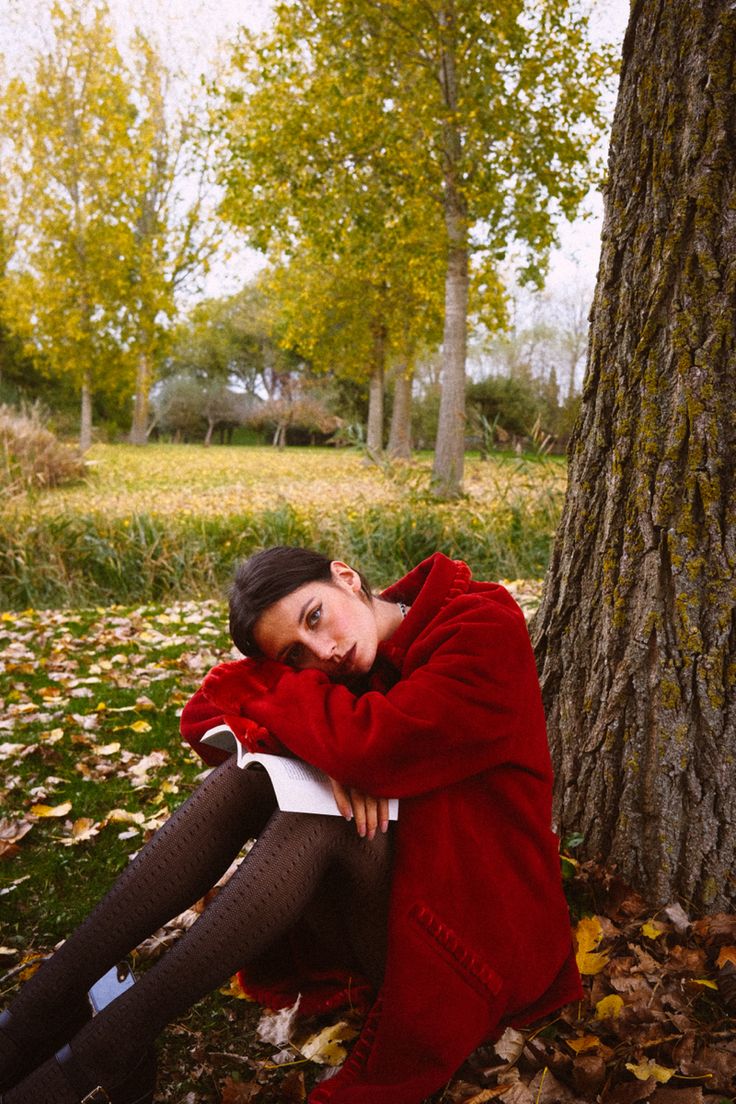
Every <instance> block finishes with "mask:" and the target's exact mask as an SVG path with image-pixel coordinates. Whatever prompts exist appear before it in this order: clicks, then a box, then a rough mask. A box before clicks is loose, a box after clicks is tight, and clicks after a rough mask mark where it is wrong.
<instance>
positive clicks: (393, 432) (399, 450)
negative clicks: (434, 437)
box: [388, 368, 414, 460]
mask: <svg viewBox="0 0 736 1104" xmlns="http://www.w3.org/2000/svg"><path fill="white" fill-rule="evenodd" d="M413 381H414V373H413V372H412V371H411V369H408V368H399V369H398V370H397V372H396V375H395V377H394V405H393V410H392V411H391V429H390V431H389V437H388V452H389V455H390V456H393V457H394V459H396V460H411V388H412V383H413Z"/></svg>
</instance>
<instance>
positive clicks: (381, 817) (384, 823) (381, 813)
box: [378, 797, 388, 832]
mask: <svg viewBox="0 0 736 1104" xmlns="http://www.w3.org/2000/svg"><path fill="white" fill-rule="evenodd" d="M378 826H379V827H380V829H381V831H382V832H387V831H388V798H387V797H380V798H379V799H378Z"/></svg>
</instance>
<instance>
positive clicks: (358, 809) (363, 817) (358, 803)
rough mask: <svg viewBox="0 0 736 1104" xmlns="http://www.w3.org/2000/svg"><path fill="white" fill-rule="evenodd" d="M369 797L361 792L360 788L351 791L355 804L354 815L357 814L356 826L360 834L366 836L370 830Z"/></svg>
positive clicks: (353, 804) (353, 803) (352, 801)
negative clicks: (367, 806) (367, 805)
mask: <svg viewBox="0 0 736 1104" xmlns="http://www.w3.org/2000/svg"><path fill="white" fill-rule="evenodd" d="M368 800H369V799H368V798H367V796H366V795H365V794H363V793H361V792H360V790H351V791H350V801H351V803H352V806H353V815H354V816H355V828H356V831H357V833H358V835H359V836H365V834H366V832H367V831H368V828H367V822H368V813H367V809H366V802H367V801H368Z"/></svg>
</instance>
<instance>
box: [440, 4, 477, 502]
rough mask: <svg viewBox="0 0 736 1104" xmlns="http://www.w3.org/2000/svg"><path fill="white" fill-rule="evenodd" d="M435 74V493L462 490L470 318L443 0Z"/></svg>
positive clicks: (449, 35) (450, 19)
mask: <svg viewBox="0 0 736 1104" xmlns="http://www.w3.org/2000/svg"><path fill="white" fill-rule="evenodd" d="M439 23H440V27H441V30H442V32H443V42H442V49H441V58H440V73H439V79H440V83H441V85H442V90H443V95H444V99H445V104H446V107H447V111H448V118H447V121H446V122H445V124H444V126H443V138H442V141H443V149H442V154H443V164H444V176H445V196H444V203H445V229H446V232H447V275H446V278H445V326H444V334H443V339H442V357H443V363H442V394H441V397H440V413H439V423H438V426H437V441H436V444H435V454H434V465H433V468H432V489H433V492H434V494H435V495H437V497H438V498H456V497H457V496H458V495H460V494H462V489H463V467H464V463H465V359H466V349H467V319H468V218H467V204H466V202H465V199H464V197H463V195H462V192H461V189H460V161H461V156H462V140H461V136H460V129H459V126H458V123H457V116H456V112H457V108H458V87H457V73H456V67H455V48H454V38H455V5H454V3H453V2H452V0H450V2H448V3H446V4H443V5H442V7H441V10H440V14H439Z"/></svg>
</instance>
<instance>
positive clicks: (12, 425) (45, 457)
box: [0, 406, 86, 498]
mask: <svg viewBox="0 0 736 1104" xmlns="http://www.w3.org/2000/svg"><path fill="white" fill-rule="evenodd" d="M85 471H86V466H85V463H84V460H83V459H82V457H81V456H79V455H78V454H77V453H76V452H74V451H73V449H71V448H69V446H68V445H64V444H62V442H61V441H59V440H58V438H57V437H55V436H54V434H53V433H52V432H51V430H50V429H47V428H46V426H45V425H44V424H43V419H42V416H41V413H40V411H39V408H38V407H37V406H32V407H27V408H26V409H24V410H16V409H14V408H13V407H10V406H0V496H3V497H8V498H9V497H13V496H16V495H19V494H22V493H24V492H31V491H37V490H39V489H45V488H49V487H58V486H59V485H60V484H62V483H68V482H70V481H72V480H77V479H80V478H81V477H82V476H83V475H84V474H85Z"/></svg>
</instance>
